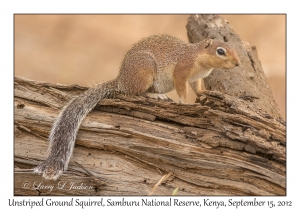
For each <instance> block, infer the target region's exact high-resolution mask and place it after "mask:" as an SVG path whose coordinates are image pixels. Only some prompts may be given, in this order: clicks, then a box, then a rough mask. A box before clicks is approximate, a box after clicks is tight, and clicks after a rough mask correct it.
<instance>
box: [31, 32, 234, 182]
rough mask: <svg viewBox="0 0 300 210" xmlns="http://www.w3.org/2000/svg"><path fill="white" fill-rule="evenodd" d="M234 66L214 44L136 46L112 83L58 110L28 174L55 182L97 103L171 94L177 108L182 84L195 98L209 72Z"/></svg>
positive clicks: (170, 41) (164, 40) (156, 38)
mask: <svg viewBox="0 0 300 210" xmlns="http://www.w3.org/2000/svg"><path fill="white" fill-rule="evenodd" d="M239 64H240V61H239V58H238V56H237V54H236V52H235V50H234V49H233V48H231V47H229V46H228V45H227V44H225V43H224V42H222V41H218V40H214V39H207V40H203V41H201V42H199V43H194V44H191V43H186V42H184V41H182V40H180V39H178V38H176V37H173V36H170V35H153V36H149V37H146V38H144V39H142V40H140V41H139V42H137V43H136V44H135V45H133V46H132V48H131V49H130V50H129V51H128V52H127V53H126V54H125V57H124V59H123V62H122V64H121V67H120V71H119V74H118V76H117V78H116V79H114V80H111V81H108V82H105V83H102V84H98V85H97V86H95V87H92V88H90V89H89V90H87V91H86V92H84V93H83V94H81V95H79V96H76V97H75V98H73V99H72V100H71V101H70V102H68V103H67V105H66V106H65V107H64V108H63V109H62V111H61V112H60V114H59V116H58V118H57V120H56V121H55V123H54V124H53V127H52V129H51V132H50V136H49V141H50V145H49V155H48V157H47V159H46V160H45V161H44V162H42V163H41V164H40V165H38V166H37V167H36V168H35V169H34V172H35V173H39V174H41V173H42V174H43V177H44V178H46V179H53V180H56V179H57V178H59V177H60V176H61V175H62V173H63V171H65V170H67V167H68V163H69V161H70V157H71V155H72V152H73V148H74V144H75V139H76V135H77V131H78V129H79V126H80V124H81V122H82V120H83V119H84V118H85V116H86V115H87V114H88V113H89V112H90V111H91V110H92V109H93V108H94V107H95V106H96V104H97V103H98V102H99V101H100V100H101V99H104V98H112V97H113V96H114V94H115V93H116V92H118V93H122V94H125V95H144V96H146V97H150V98H156V99H168V97H167V96H165V95H163V94H164V93H167V92H169V91H171V90H173V89H174V88H175V90H176V91H177V94H178V96H179V99H180V102H181V103H183V102H184V100H185V97H186V94H187V83H189V84H190V85H191V87H192V89H193V90H194V92H195V93H196V94H197V93H198V91H200V89H199V87H198V86H199V85H198V84H199V82H198V81H199V79H200V78H204V77H206V76H208V75H209V74H210V73H211V71H212V70H213V68H221V69H233V68H234V67H236V66H239Z"/></svg>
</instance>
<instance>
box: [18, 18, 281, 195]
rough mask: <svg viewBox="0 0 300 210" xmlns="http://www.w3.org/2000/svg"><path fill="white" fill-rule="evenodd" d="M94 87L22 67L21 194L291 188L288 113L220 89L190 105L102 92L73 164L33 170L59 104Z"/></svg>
mask: <svg viewBox="0 0 300 210" xmlns="http://www.w3.org/2000/svg"><path fill="white" fill-rule="evenodd" d="M203 17H204V18H205V17H207V16H203ZM191 18H194V20H196V19H197V18H201V17H198V16H192V17H191ZM195 18H196V19H195ZM189 21H191V20H189ZM250 65H251V64H250ZM243 68H247V67H246V66H244V67H243ZM265 82H266V81H265ZM206 85H207V84H206ZM86 89H87V88H86V87H80V86H77V85H74V86H67V85H60V84H50V83H44V82H37V81H32V80H27V79H25V78H21V77H15V85H14V90H15V96H14V104H15V115H14V123H15V142H14V144H15V146H14V149H15V151H14V157H15V159H14V161H15V171H14V178H15V182H14V193H15V195H148V194H149V193H150V192H151V194H153V195H172V192H173V191H174V190H175V189H176V188H178V191H177V195H285V194H286V127H285V122H284V121H283V120H282V119H281V118H280V117H278V115H277V114H276V115H275V114H274V115H273V114H272V113H270V112H269V111H268V110H264V109H262V108H261V107H259V106H257V104H256V103H253V102H251V100H245V98H243V97H239V96H236V95H234V94H233V96H230V95H227V94H225V93H221V92H217V91H206V92H204V93H203V94H201V95H199V96H198V98H197V100H196V103H195V104H189V105H186V104H177V103H172V102H162V101H157V100H152V99H147V98H143V97H127V96H126V97H125V96H123V95H117V96H116V98H115V99H109V100H108V99H106V100H103V101H101V103H99V104H98V106H97V107H96V109H95V110H94V111H92V112H91V113H90V114H89V115H88V116H87V118H86V119H85V120H84V121H83V123H82V125H81V127H80V130H79V132H78V136H77V140H76V146H75V149H74V154H73V156H72V158H71V161H70V164H69V168H68V171H67V172H66V173H64V174H63V176H62V177H61V178H60V179H59V180H57V181H47V180H44V179H43V178H42V177H41V176H38V175H36V174H33V173H32V168H33V167H34V166H36V165H37V164H38V163H39V162H40V161H42V160H44V159H45V158H46V155H47V147H48V142H47V138H48V135H49V132H50V129H51V125H52V123H53V122H54V120H55V119H56V117H57V115H58V113H59V111H60V110H61V108H62V107H63V106H64V105H65V104H66V102H67V101H69V100H70V99H71V98H72V97H73V96H75V95H78V94H80V93H82V92H83V91H85V90H86ZM266 98H267V97H266ZM263 99H264V98H260V99H258V100H263ZM162 177H165V179H162ZM158 183H159V184H158ZM154 186H155V188H153V187H154ZM153 189H155V190H153Z"/></svg>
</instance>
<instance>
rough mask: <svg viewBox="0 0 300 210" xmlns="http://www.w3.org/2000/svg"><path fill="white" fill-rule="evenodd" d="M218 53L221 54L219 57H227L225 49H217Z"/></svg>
mask: <svg viewBox="0 0 300 210" xmlns="http://www.w3.org/2000/svg"><path fill="white" fill-rule="evenodd" d="M217 53H218V54H219V55H225V51H224V50H223V49H220V48H219V49H217Z"/></svg>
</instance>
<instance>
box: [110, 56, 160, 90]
mask: <svg viewBox="0 0 300 210" xmlns="http://www.w3.org/2000/svg"><path fill="white" fill-rule="evenodd" d="M155 71H156V61H155V59H154V57H153V56H152V55H151V54H150V53H147V52H137V53H135V54H134V56H132V55H130V56H127V57H125V58H124V60H123V63H122V66H121V69H120V72H119V75H118V77H117V79H116V81H117V87H118V89H119V90H120V91H121V92H122V93H124V94H128V95H142V94H144V93H145V92H147V90H148V89H149V88H150V87H151V86H152V85H153V81H154V72H155Z"/></svg>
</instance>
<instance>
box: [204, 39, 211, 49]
mask: <svg viewBox="0 0 300 210" xmlns="http://www.w3.org/2000/svg"><path fill="white" fill-rule="evenodd" d="M212 43H213V40H212V39H208V40H206V41H205V42H204V44H205V45H204V48H205V49H206V48H208V47H209V46H210V45H212Z"/></svg>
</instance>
